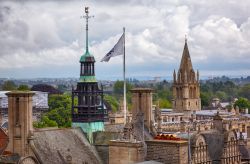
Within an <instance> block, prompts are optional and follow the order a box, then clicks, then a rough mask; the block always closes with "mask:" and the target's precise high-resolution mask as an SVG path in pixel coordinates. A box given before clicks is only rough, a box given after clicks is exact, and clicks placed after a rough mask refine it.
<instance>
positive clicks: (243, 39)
mask: <svg viewBox="0 0 250 164" xmlns="http://www.w3.org/2000/svg"><path fill="white" fill-rule="evenodd" d="M88 5H89V6H90V15H92V14H93V15H95V18H93V19H91V20H90V31H89V32H90V43H91V44H90V45H91V47H90V50H91V52H92V53H93V54H94V55H95V57H96V60H97V67H98V69H99V68H102V69H101V71H97V73H98V72H99V74H102V75H103V74H105V72H108V70H112V73H113V74H117V69H115V68H116V67H119V65H120V64H121V58H119V57H117V59H111V61H110V63H99V60H100V59H101V58H102V57H103V56H104V55H105V53H107V52H108V51H109V50H110V49H111V48H112V47H113V45H114V44H115V43H116V42H117V40H118V39H119V37H120V35H121V33H122V27H124V26H125V27H126V52H127V63H128V70H129V68H133V69H134V70H132V71H131V70H129V71H130V72H128V74H131V75H132V74H136V75H138V74H140V73H141V74H145V72H146V71H147V70H148V69H149V68H148V67H151V69H150V72H151V73H150V74H152V75H153V74H154V73H155V74H158V73H159V74H162V72H164V71H166V72H171V71H172V70H173V69H174V68H175V69H177V67H178V66H179V62H180V58H181V54H182V50H183V45H184V37H185V34H187V35H188V43H189V50H190V53H191V58H192V60H193V63H194V66H195V69H198V68H201V69H204V71H207V72H209V71H211V69H212V67H213V69H214V68H217V69H218V71H220V70H221V71H224V72H222V73H223V74H224V73H225V70H227V69H229V68H230V67H232V65H235V67H234V69H236V70H249V69H248V68H243V67H246V66H247V65H249V64H250V61H248V60H246V59H247V58H249V57H250V45H249V44H250V17H249V16H250V13H249V7H250V3H249V2H245V1H243V0H239V1H236V0H230V1H228V0H217V1H214V0H213V1H212V0H211V1H205V0H200V1H196V0H188V1H178V0H175V1H165V0H159V1H152V0H147V1H145V0H143V1H141V0H130V1H126V2H125V1H124V2H120V1H119V2H118V1H112V0H109V1H102V2H98V1H91V2H89V3H88ZM0 7H1V8H0V9H1V10H0V45H1V49H0V56H1V58H0V68H1V69H2V71H0V76H1V72H3V71H6V70H8V71H9V72H11V74H12V75H11V76H15V68H26V67H27V70H26V71H27V72H28V71H29V70H28V69H30V68H35V67H36V68H41V69H42V67H43V66H45V67H47V68H48V67H51V68H53V67H57V66H63V65H65V66H67V65H68V66H73V67H74V68H75V71H78V70H79V69H78V67H79V64H78V60H79V58H80V55H81V54H83V51H84V45H85V39H84V37H85V32H84V28H85V24H84V19H80V16H81V15H82V14H83V11H84V9H83V5H82V3H81V1H78V0H75V1H71V2H70V3H69V2H67V1H62V2H60V3H59V2H58V1H43V2H41V1H22V2H17V1H10V2H9V1H1V2H0ZM214 63H216V66H214ZM239 63H244V64H239ZM218 64H219V65H220V66H218ZM139 67H140V68H139ZM210 67H211V68H210ZM143 69H145V70H143ZM11 70H12V71H11ZM99 70H100V69H99ZM41 71H42V70H41ZM62 71H63V70H62ZM135 71H138V72H135ZM118 72H119V71H118ZM236 72H237V74H240V73H239V72H240V71H236ZM236 72H235V73H236ZM244 73H245V72H244ZM201 74H202V72H201ZM242 74H243V73H242ZM65 76H67V75H65ZM107 76H109V75H107Z"/></svg>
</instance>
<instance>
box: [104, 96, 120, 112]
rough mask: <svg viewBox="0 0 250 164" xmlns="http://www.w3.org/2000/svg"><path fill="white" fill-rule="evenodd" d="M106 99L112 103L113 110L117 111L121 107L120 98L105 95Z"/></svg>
mask: <svg viewBox="0 0 250 164" xmlns="http://www.w3.org/2000/svg"><path fill="white" fill-rule="evenodd" d="M104 100H105V101H106V102H107V103H108V104H109V105H110V107H111V109H112V111H113V112H116V111H117V110H118V108H119V102H118V100H117V99H116V98H115V97H113V96H111V95H107V94H105V95H104Z"/></svg>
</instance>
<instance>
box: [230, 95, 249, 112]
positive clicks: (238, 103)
mask: <svg viewBox="0 0 250 164" xmlns="http://www.w3.org/2000/svg"><path fill="white" fill-rule="evenodd" d="M236 106H238V107H239V109H240V110H241V109H246V108H248V109H250V102H249V101H248V100H247V99H246V98H243V97H240V98H239V99H238V100H237V101H236V102H235V103H234V107H235V108H236Z"/></svg>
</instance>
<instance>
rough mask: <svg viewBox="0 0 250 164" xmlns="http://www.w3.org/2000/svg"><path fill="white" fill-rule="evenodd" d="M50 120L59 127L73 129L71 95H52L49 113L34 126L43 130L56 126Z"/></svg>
mask: <svg viewBox="0 0 250 164" xmlns="http://www.w3.org/2000/svg"><path fill="white" fill-rule="evenodd" d="M74 103H77V102H74ZM50 120H51V121H54V122H55V123H56V126H58V127H71V123H72V120H71V95H69V94H64V95H50V96H49V111H48V112H47V113H45V114H44V115H43V117H42V119H41V121H40V122H35V123H34V126H35V127H38V128H43V127H50V126H52V125H55V124H54V122H51V121H50Z"/></svg>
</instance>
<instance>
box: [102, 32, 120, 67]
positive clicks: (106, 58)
mask: <svg viewBox="0 0 250 164" xmlns="http://www.w3.org/2000/svg"><path fill="white" fill-rule="evenodd" d="M124 39H125V38H124V33H123V34H122V36H121V37H120V39H119V40H118V42H117V43H116V44H115V46H114V47H113V48H112V49H111V50H110V51H109V52H108V53H107V54H106V55H105V56H104V57H103V58H102V60H101V62H103V61H105V62H108V61H109V59H110V58H111V57H114V56H118V55H124Z"/></svg>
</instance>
